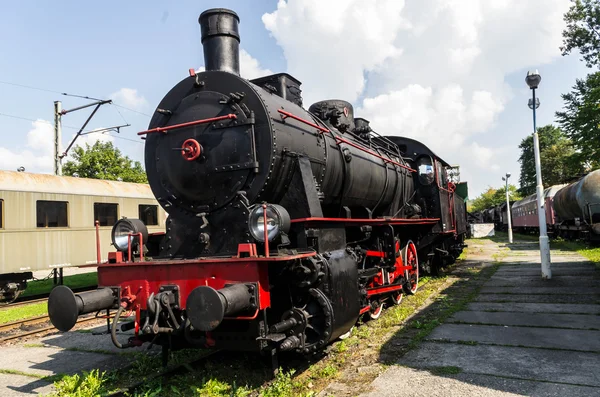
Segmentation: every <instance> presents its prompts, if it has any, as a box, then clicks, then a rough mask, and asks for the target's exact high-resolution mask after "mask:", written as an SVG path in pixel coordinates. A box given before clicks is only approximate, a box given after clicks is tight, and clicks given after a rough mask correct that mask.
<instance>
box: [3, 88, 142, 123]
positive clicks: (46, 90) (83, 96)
mask: <svg viewBox="0 0 600 397" xmlns="http://www.w3.org/2000/svg"><path fill="white" fill-rule="evenodd" d="M0 84H6V85H11V86H14V87H20V88H27V89H30V90H36V91H43V92H50V93H53V94H58V95H63V96H68V97H74V98H82V99H89V100H92V101H100V100H101V99H98V98H93V97H90V96H85V95H76V94H69V93H66V92H60V91H54V90H48V89H46V88H40V87H33V86H30V85H25V84H18V83H11V82H9V81H0ZM113 105H115V106H116V107H119V108H121V109H125V110H129V111H130V112H133V113H137V114H141V115H142V116H146V117H150V118H151V117H152V116H151V115H149V114H147V113H144V112H140V111H138V110H134V109H131V108H128V107H126V106H123V105H118V104H116V103H114V102H113ZM121 117H122V115H121Z"/></svg>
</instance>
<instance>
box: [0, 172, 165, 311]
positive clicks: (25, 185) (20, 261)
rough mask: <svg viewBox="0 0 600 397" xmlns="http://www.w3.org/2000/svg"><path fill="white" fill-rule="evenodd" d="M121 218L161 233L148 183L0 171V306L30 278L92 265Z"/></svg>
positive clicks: (162, 217) (160, 220) (161, 212)
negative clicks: (59, 270)
mask: <svg viewBox="0 0 600 397" xmlns="http://www.w3.org/2000/svg"><path fill="white" fill-rule="evenodd" d="M121 217H129V218H138V219H141V220H142V222H144V223H145V224H146V225H147V227H148V229H149V230H150V231H151V232H159V231H160V232H164V227H165V220H166V216H165V212H164V210H163V209H162V208H161V207H160V206H159V205H158V203H157V202H156V199H155V198H154V195H153V194H152V191H151V190H150V187H149V186H148V185H147V184H137V183H125V182H116V181H104V180H97V179H85V178H74V177H59V176H54V175H46V174H33V173H28V172H13V171H0V301H4V302H7V301H11V300H14V299H15V298H16V297H17V296H18V295H19V293H20V292H21V291H23V289H24V288H25V285H26V281H27V280H30V279H31V278H32V273H33V272H35V271H39V270H48V271H51V270H52V269H59V268H65V267H70V266H79V265H82V264H86V263H94V264H95V263H97V259H98V258H97V246H96V227H95V221H98V222H99V225H98V226H99V227H98V232H99V238H100V247H102V248H103V249H104V252H105V254H104V255H105V256H104V258H103V259H104V260H106V249H107V248H109V246H110V244H111V228H112V226H113V225H114V223H115V222H116V221H117V220H119V219H120V218H121Z"/></svg>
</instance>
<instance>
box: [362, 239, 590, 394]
mask: <svg viewBox="0 0 600 397" xmlns="http://www.w3.org/2000/svg"><path fill="white" fill-rule="evenodd" d="M469 246H470V247H469V250H470V252H471V254H470V255H469V256H468V259H469V260H472V261H479V262H483V264H485V262H488V263H489V262H493V261H499V262H502V263H503V264H502V265H501V266H500V267H499V269H498V270H497V272H496V273H495V274H494V275H493V276H492V277H491V278H490V279H489V280H488V281H487V282H486V283H485V284H484V285H483V287H482V288H481V290H480V292H479V295H478V296H477V297H476V298H475V300H474V301H473V302H471V303H470V304H469V305H468V306H467V307H466V309H465V310H464V311H460V312H458V313H455V314H454V315H453V316H452V317H451V318H449V319H448V320H447V321H446V322H445V323H444V324H442V325H441V326H439V327H437V328H436V329H435V330H434V331H433V332H432V333H431V334H429V336H428V337H427V339H426V340H425V341H424V342H423V343H422V344H421V345H420V346H419V347H418V348H417V349H415V350H412V351H410V352H409V353H407V354H406V355H405V356H404V357H402V358H401V359H400V360H399V361H398V362H397V365H393V366H391V367H390V368H389V369H387V370H386V371H385V372H384V373H383V374H381V375H380V376H379V377H378V378H377V379H376V380H375V381H373V383H372V384H371V391H369V392H368V393H365V394H362V396H364V397H367V396H368V397H373V396H410V397H416V396H517V395H518V396H521V395H528V396H600V316H599V314H600V271H598V270H597V269H596V268H595V267H594V265H593V264H590V263H588V262H586V260H585V258H583V257H581V256H579V255H578V254H575V253H573V252H564V251H556V250H553V251H552V274H553V277H552V279H551V280H546V281H544V280H542V279H541V271H540V265H539V251H538V250H537V243H535V242H525V241H517V242H516V243H515V244H512V245H509V246H507V245H505V244H498V243H493V242H491V241H489V240H479V241H472V242H470V243H469Z"/></svg>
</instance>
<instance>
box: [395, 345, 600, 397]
mask: <svg viewBox="0 0 600 397" xmlns="http://www.w3.org/2000/svg"><path fill="white" fill-rule="evenodd" d="M399 364H401V365H406V366H410V367H413V368H426V367H432V366H456V367H460V368H462V370H463V372H464V373H476V374H483V375H493V376H503V377H509V378H519V379H529V380H538V381H545V382H556V383H569V384H573V385H580V386H595V387H600V372H599V371H598V367H599V366H600V354H597V353H589V352H575V351H562V350H546V349H530V348H524V347H507V346H489V345H476V346H470V345H462V344H452V343H435V342H424V343H422V344H421V345H420V347H419V349H417V350H412V351H410V352H409V353H407V354H406V356H404V357H403V358H402V359H400V361H399Z"/></svg>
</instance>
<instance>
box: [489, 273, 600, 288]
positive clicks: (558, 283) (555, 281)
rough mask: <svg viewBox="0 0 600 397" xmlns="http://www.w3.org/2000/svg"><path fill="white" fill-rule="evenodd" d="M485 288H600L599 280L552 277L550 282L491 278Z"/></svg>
mask: <svg viewBox="0 0 600 397" xmlns="http://www.w3.org/2000/svg"><path fill="white" fill-rule="evenodd" d="M484 286H485V287H522V286H530V287H548V286H552V287H556V288H559V287H560V288H573V289H574V290H577V289H578V288H580V287H600V280H598V279H594V278H590V277H580V276H574V277H552V279H550V280H542V278H541V277H535V276H533V277H500V276H498V277H492V278H490V280H489V281H488V282H486V283H485V284H484Z"/></svg>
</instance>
